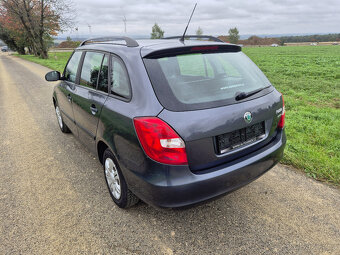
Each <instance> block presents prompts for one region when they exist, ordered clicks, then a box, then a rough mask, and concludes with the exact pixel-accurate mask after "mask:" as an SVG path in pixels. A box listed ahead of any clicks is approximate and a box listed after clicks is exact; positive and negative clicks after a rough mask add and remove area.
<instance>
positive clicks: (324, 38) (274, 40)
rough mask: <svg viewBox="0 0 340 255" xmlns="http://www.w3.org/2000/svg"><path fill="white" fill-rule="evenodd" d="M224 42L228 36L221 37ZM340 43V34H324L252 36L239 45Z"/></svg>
mask: <svg viewBox="0 0 340 255" xmlns="http://www.w3.org/2000/svg"><path fill="white" fill-rule="evenodd" d="M218 38H219V39H221V40H222V41H225V42H228V41H229V39H228V36H219V37H218ZM336 41H337V42H340V34H323V35H298V36H280V37H260V36H256V35H253V36H250V37H249V38H247V39H243V40H242V39H241V40H239V41H238V43H239V44H243V45H272V44H281V45H283V44H284V43H301V42H336Z"/></svg>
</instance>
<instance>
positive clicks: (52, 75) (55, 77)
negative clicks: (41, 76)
mask: <svg viewBox="0 0 340 255" xmlns="http://www.w3.org/2000/svg"><path fill="white" fill-rule="evenodd" d="M45 80H46V81H59V80H60V73H59V72H58V71H51V72H48V73H47V74H46V75H45Z"/></svg>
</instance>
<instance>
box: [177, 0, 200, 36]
mask: <svg viewBox="0 0 340 255" xmlns="http://www.w3.org/2000/svg"><path fill="white" fill-rule="evenodd" d="M196 6H197V3H196V4H195V7H194V9H193V10H192V13H191V16H190V19H189V21H188V25H187V27H186V28H185V30H184V33H183V35H182V37H181V39H179V40H180V41H181V42H184V37H185V33H186V32H187V29H188V26H189V24H190V21H191V18H192V15H193V14H194V12H195V9H196Z"/></svg>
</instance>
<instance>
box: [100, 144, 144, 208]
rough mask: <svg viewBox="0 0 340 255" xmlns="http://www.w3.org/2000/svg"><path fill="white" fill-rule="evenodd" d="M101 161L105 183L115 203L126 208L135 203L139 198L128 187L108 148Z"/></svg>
mask: <svg viewBox="0 0 340 255" xmlns="http://www.w3.org/2000/svg"><path fill="white" fill-rule="evenodd" d="M103 162H104V164H103V165H104V174H105V180H106V184H107V187H108V189H109V192H110V195H111V197H112V199H113V201H114V202H115V203H116V205H118V206H119V207H120V208H128V207H131V206H133V205H135V204H137V203H138V201H139V198H138V197H136V196H135V195H134V194H133V193H132V192H131V191H130V190H129V189H128V187H127V184H126V182H125V179H124V176H123V175H122V172H121V171H120V168H119V166H118V163H117V161H116V160H115V157H114V155H113V153H112V152H111V150H110V149H106V150H105V152H104V156H103Z"/></svg>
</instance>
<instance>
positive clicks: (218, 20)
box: [64, 0, 340, 36]
mask: <svg viewBox="0 0 340 255" xmlns="http://www.w3.org/2000/svg"><path fill="white" fill-rule="evenodd" d="M73 2H74V5H75V9H76V10H77V19H76V22H75V23H76V25H75V27H78V28H79V30H78V35H79V36H81V35H84V34H86V35H88V34H89V27H88V25H90V26H91V33H92V35H118V34H122V33H124V22H123V17H124V15H125V17H126V19H127V33H128V34H131V35H147V36H148V35H149V34H150V33H151V27H152V26H153V24H154V23H155V22H157V23H158V24H159V25H160V26H161V28H162V29H163V30H164V31H165V36H170V35H179V34H182V33H183V30H184V28H185V26H186V23H187V21H188V19H189V16H190V13H191V11H192V8H193V7H194V4H195V2H197V3H198V5H197V8H196V11H195V14H194V16H193V18H192V21H191V24H190V26H189V29H188V34H194V33H195V31H196V30H197V28H198V27H201V28H202V29H203V32H204V34H211V35H222V34H227V33H228V30H229V28H231V27H235V26H236V27H237V28H238V29H239V31H240V34H287V33H288V34H291V33H340V0H248V1H245V0H232V1H230V0H200V1H190V0H179V1H173V0H170V1H158V0H148V1H145V0H125V1H121V0H73ZM69 34H70V32H65V33H64V35H69ZM71 34H73V35H76V33H75V32H72V33H71Z"/></svg>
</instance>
